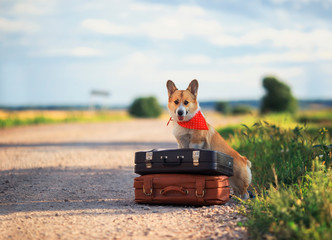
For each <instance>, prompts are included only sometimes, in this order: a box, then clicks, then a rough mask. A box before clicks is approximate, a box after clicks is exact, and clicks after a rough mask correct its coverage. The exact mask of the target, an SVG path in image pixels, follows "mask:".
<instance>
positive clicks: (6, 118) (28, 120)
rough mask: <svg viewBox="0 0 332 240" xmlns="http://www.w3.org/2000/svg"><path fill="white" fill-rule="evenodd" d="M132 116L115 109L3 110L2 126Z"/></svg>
mask: <svg viewBox="0 0 332 240" xmlns="http://www.w3.org/2000/svg"><path fill="white" fill-rule="evenodd" d="M129 119H131V117H130V116H129V115H128V113H127V112H126V111H124V110H116V111H115V110H113V111H51V110H47V111H34V110H31V111H30V110H29V111H1V110H0V128H7V127H13V126H22V125H35V124H49V123H68V122H112V121H125V120H129Z"/></svg>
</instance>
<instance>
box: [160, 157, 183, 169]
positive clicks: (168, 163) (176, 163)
mask: <svg viewBox="0 0 332 240" xmlns="http://www.w3.org/2000/svg"><path fill="white" fill-rule="evenodd" d="M160 158H161V159H162V160H163V165H164V166H165V167H176V166H179V165H181V163H182V160H183V159H184V156H177V157H176V161H168V160H167V159H168V158H167V156H161V157H160Z"/></svg>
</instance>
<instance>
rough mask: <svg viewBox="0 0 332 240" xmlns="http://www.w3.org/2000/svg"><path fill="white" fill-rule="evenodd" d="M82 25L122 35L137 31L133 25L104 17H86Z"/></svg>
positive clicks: (93, 29) (94, 29)
mask: <svg viewBox="0 0 332 240" xmlns="http://www.w3.org/2000/svg"><path fill="white" fill-rule="evenodd" d="M81 25H82V27H84V28H86V29H88V30H91V31H94V32H97V33H102V34H108V35H122V34H128V33H131V32H133V31H134V32H135V30H134V29H133V28H131V27H128V26H121V25H117V24H114V23H111V22H109V21H107V20H103V19H85V20H84V21H83V22H82V23H81Z"/></svg>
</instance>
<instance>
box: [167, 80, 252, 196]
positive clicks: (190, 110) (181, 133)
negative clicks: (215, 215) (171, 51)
mask: <svg viewBox="0 0 332 240" xmlns="http://www.w3.org/2000/svg"><path fill="white" fill-rule="evenodd" d="M166 86H167V90H168V109H169V112H170V115H171V119H172V120H173V123H174V124H173V126H174V128H173V134H174V136H175V138H176V139H177V142H178V146H179V148H199V149H207V150H214V151H219V152H223V153H226V154H228V155H230V156H232V157H233V160H234V168H233V174H234V175H233V176H232V177H230V185H231V187H232V189H233V192H234V194H235V195H237V196H238V197H241V198H242V199H247V198H248V197H249V194H248V192H247V188H248V187H249V184H250V183H251V170H250V167H251V162H250V161H249V160H248V159H247V158H246V157H244V156H241V155H240V154H239V153H238V152H237V151H235V150H234V149H233V148H232V147H231V146H229V145H228V144H227V142H226V141H225V139H224V138H223V137H222V136H221V135H220V134H219V133H218V132H217V131H216V130H215V129H214V128H213V127H212V126H211V125H210V124H207V126H208V130H196V129H188V128H184V127H182V126H180V125H179V124H178V122H182V121H184V122H186V121H189V120H190V119H191V118H193V117H194V116H195V114H196V113H197V112H198V111H200V107H199V104H198V101H197V90H198V81H197V80H196V79H194V80H192V81H191V83H190V84H189V86H188V88H187V89H186V90H178V89H177V87H176V86H175V84H174V83H173V82H172V81H171V80H168V81H167V84H166Z"/></svg>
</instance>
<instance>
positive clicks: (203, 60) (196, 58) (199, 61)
mask: <svg viewBox="0 0 332 240" xmlns="http://www.w3.org/2000/svg"><path fill="white" fill-rule="evenodd" d="M182 61H183V62H184V63H187V64H193V65H206V64H209V63H211V58H210V57H208V56H204V55H191V56H187V57H184V58H183V60H182Z"/></svg>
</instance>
